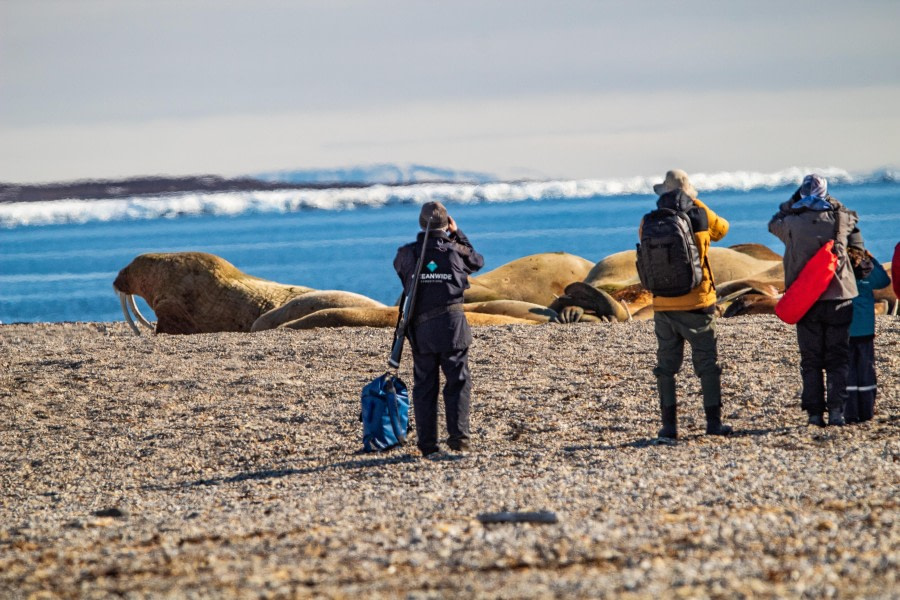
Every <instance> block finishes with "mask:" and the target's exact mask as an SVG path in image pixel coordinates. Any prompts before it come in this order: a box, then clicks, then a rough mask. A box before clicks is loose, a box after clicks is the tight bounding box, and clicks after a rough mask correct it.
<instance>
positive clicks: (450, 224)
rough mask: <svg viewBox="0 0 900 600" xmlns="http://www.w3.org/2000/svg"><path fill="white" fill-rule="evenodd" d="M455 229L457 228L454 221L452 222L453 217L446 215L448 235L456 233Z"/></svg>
mask: <svg viewBox="0 0 900 600" xmlns="http://www.w3.org/2000/svg"><path fill="white" fill-rule="evenodd" d="M457 229H458V228H457V227H456V221H454V220H453V217H451V216H450V215H447V230H448V231H449V232H450V233H456V230H457Z"/></svg>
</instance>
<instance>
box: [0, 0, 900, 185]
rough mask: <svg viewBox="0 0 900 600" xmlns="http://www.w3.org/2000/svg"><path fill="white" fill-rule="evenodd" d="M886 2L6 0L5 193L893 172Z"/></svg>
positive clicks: (892, 4) (894, 75)
mask: <svg viewBox="0 0 900 600" xmlns="http://www.w3.org/2000/svg"><path fill="white" fill-rule="evenodd" d="M898 24H900V2H897V1H896V0H881V1H876V0H868V1H866V0H863V1H856V2H846V1H832V0H822V1H797V2H791V1H785V0H778V1H768V0H755V1H748V2H743V1H727V2H724V1H703V2H700V1H678V2H673V1H668V0H658V1H643V2H642V1H640V0H635V1H631V2H627V1H621V2H607V1H602V0H573V1H567V0H548V1H545V2H539V1H535V0H507V1H491V0H472V1H469V0H453V1H437V0H377V1H376V0H371V1H361V0H315V1H312V0H311V1H305V2H301V1H287V0H252V1H251V0H247V1H228V0H215V1H212V0H210V1H207V0H172V1H170V0H153V1H145V2H144V1H129V0H62V1H54V0H0V181H3V182H17V183H28V182H40V181H59V180H66V179H85V178H108V177H124V176H136V175H148V174H168V175H183V174H199V173H215V174H221V175H226V176H231V175H241V174H250V173H255V172H261V171H273V170H282V169H312V168H331V167H345V166H352V165H366V164H376V163H419V164H428V165H435V166H441V167H449V168H456V169H466V170H476V171H485V172H490V173H495V174H497V175H499V176H502V177H510V178H513V177H560V178H606V177H629V176H634V175H653V174H657V173H659V174H661V173H663V172H664V171H665V170H667V169H669V168H672V167H676V166H677V167H680V168H684V169H686V170H688V171H689V172H705V173H710V172H716V171H738V170H740V171H762V172H770V171H776V170H780V169H783V168H786V167H789V166H807V167H831V166H834V167H841V168H845V169H849V170H855V171H859V170H870V169H874V168H880V167H898V166H900V142H898V140H900V110H898V107H900V35H898V34H897V31H898V27H900V25H898Z"/></svg>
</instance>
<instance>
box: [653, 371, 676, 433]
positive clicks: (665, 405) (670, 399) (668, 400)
mask: <svg viewBox="0 0 900 600" xmlns="http://www.w3.org/2000/svg"><path fill="white" fill-rule="evenodd" d="M656 390H657V391H658V392H659V407H660V413H661V414H662V424H663V426H662V429H660V430H659V433H658V434H657V435H658V436H659V437H660V438H665V439H669V440H674V439H677V438H678V404H677V401H676V396H675V377H673V376H671V375H657V376H656Z"/></svg>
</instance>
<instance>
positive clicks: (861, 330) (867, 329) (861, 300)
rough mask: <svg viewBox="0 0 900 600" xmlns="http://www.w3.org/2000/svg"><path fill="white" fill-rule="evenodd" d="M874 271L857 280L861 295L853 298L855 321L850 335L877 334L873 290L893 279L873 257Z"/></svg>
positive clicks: (857, 287)
mask: <svg viewBox="0 0 900 600" xmlns="http://www.w3.org/2000/svg"><path fill="white" fill-rule="evenodd" d="M872 267H873V268H872V272H871V273H869V275H868V276H866V277H865V278H864V279H857V280H856V289H857V290H858V291H859V295H858V296H857V297H856V298H854V299H853V322H852V323H850V337H862V336H866V335H875V295H874V294H873V293H872V291H873V290H880V289H881V288H883V287H887V286H889V285H891V279H890V277H888V274H887V273H886V272H885V270H884V267H882V266H881V263H880V262H878V261H877V260H875V259H874V258H872Z"/></svg>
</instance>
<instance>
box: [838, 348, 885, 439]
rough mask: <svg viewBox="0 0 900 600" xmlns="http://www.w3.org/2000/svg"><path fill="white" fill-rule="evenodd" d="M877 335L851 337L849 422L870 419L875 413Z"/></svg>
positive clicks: (848, 384)
mask: <svg viewBox="0 0 900 600" xmlns="http://www.w3.org/2000/svg"><path fill="white" fill-rule="evenodd" d="M877 389H878V388H877V379H876V377H875V336H873V335H866V336H861V337H851V338H850V369H849V373H848V375H847V400H846V401H845V402H844V419H846V420H847V422H848V423H853V422H857V421H868V420H869V419H871V418H872V417H873V416H874V415H875V394H876V392H877Z"/></svg>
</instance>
